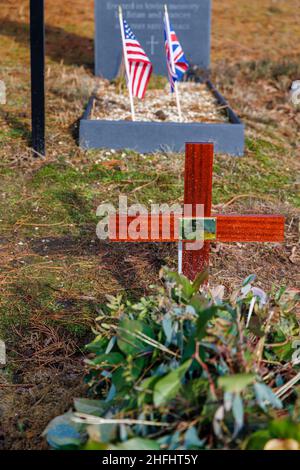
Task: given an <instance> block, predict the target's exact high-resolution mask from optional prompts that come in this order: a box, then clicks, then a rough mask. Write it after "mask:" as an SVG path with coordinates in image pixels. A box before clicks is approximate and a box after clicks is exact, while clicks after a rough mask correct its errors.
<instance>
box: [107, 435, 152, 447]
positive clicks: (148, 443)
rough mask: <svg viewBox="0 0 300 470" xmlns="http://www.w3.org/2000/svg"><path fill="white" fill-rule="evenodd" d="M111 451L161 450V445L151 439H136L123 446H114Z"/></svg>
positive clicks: (124, 443)
mask: <svg viewBox="0 0 300 470" xmlns="http://www.w3.org/2000/svg"><path fill="white" fill-rule="evenodd" d="M109 450H160V445H159V444H158V443H157V442H156V441H152V440H150V439H141V438H139V437H135V438H133V439H130V440H129V441H127V442H123V443H122V444H116V445H112V446H110V449H109Z"/></svg>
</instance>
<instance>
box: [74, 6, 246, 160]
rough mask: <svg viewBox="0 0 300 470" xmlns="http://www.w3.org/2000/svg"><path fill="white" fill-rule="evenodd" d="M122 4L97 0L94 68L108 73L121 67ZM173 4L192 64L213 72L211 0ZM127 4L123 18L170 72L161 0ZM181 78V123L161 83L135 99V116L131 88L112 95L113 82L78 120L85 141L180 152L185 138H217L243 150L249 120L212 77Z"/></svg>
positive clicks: (227, 147)
mask: <svg viewBox="0 0 300 470" xmlns="http://www.w3.org/2000/svg"><path fill="white" fill-rule="evenodd" d="M118 3H119V2H116V1H111V2H102V1H100V0H96V3H95V19H96V20H95V21H96V35H95V72H96V75H98V76H100V77H102V78H105V79H108V80H112V79H114V78H116V77H117V76H118V75H119V74H120V70H121V69H120V67H121V64H122V41H121V40H120V26H119V22H118V10H117V9H118ZM121 4H122V2H121ZM168 8H169V11H170V19H171V22H172V25H173V27H174V29H175V31H176V32H177V34H178V36H179V40H180V42H181V43H182V47H183V49H184V51H185V53H186V56H187V59H188V61H189V63H190V64H191V65H193V66H196V67H197V68H198V69H200V70H202V72H203V76H204V75H205V76H208V71H209V67H210V39H211V1H210V0H201V2H195V1H193V0H188V1H186V2H182V0H173V1H170V2H169V4H168ZM123 10H124V18H125V20H127V21H128V22H129V23H130V26H131V27H132V28H133V30H134V31H135V33H136V35H137V38H138V40H139V41H140V42H141V44H142V45H143V48H145V53H146V54H147V56H148V57H149V59H150V60H151V62H152V64H153V67H154V73H155V74H157V75H164V76H166V75H167V65H166V58H165V44H164V27H163V14H164V13H163V12H164V2H161V1H159V2H155V3H151V2H145V1H141V2H138V3H135V2H130V3H126V4H125V3H124V4H123ZM200 81H201V78H200ZM180 85H181V90H182V94H181V104H182V108H183V114H184V116H183V122H179V119H178V117H177V114H176V112H175V105H176V100H175V97H174V96H171V93H170V92H169V91H168V90H159V92H160V93H159V92H157V93H156V92H155V90H148V91H147V94H146V97H145V101H142V102H141V103H139V104H138V105H137V116H136V121H135V122H133V121H132V120H130V113H128V109H130V108H129V99H128V95H127V101H126V94H124V99H123V97H122V96H120V94H118V95H117V96H115V94H114V90H113V89H107V93H104V90H103V89H102V90H101V91H100V95H101V96H100V100H99V99H97V97H99V90H96V92H95V94H93V96H92V97H91V99H90V100H89V103H88V106H87V109H86V111H85V113H84V115H83V118H82V120H81V122H80V135H79V140H80V145H81V147H83V148H86V149H89V148H113V149H123V148H126V149H132V150H135V151H138V152H141V153H147V152H155V151H157V150H160V149H162V148H164V149H166V148H167V149H169V150H171V151H175V152H178V151H182V150H183V148H184V142H192V141H197V142H201V141H204V142H212V143H214V146H215V151H216V152H218V153H227V154H230V155H236V156H241V155H243V153H244V140H245V138H244V125H243V123H242V122H241V120H240V119H239V118H238V116H237V115H236V114H235V112H234V111H233V110H232V109H231V108H230V106H229V105H228V103H227V102H226V100H225V98H224V97H223V96H222V95H221V94H220V93H219V92H218V90H217V89H216V88H215V86H214V85H213V83H212V82H211V81H210V80H205V85H204V84H200V83H198V84H195V83H192V82H187V83H181V84H180ZM108 88H109V87H108ZM110 98H111V99H110ZM118 105H119V106H118ZM104 111H105V112H104Z"/></svg>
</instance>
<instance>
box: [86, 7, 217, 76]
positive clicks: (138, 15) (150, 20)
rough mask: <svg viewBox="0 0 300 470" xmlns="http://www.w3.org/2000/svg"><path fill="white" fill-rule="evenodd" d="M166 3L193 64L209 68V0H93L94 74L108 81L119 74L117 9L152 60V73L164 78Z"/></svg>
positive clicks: (120, 58) (119, 55)
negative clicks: (94, 26)
mask: <svg viewBox="0 0 300 470" xmlns="http://www.w3.org/2000/svg"><path fill="white" fill-rule="evenodd" d="M165 3H167V4H168V9H169V14H170V19H171V22H172V25H173V28H174V29H175V31H176V32H177V33H178V35H179V37H180V42H181V43H182V47H183V50H184V51H185V52H186V55H187V58H188V59H189V60H190V62H191V63H192V64H196V65H199V66H200V67H202V68H204V69H208V68H209V65H210V29H211V0H169V1H168V2H166V0H136V1H131V0H124V1H120V0H95V16H96V36H95V38H96V47H95V68H96V75H99V76H103V77H105V78H108V79H109V80H111V79H113V78H115V77H116V76H117V74H118V71H119V68H120V64H121V60H122V47H121V44H120V30H119V24H118V6H119V5H120V4H121V6H122V8H123V13H124V19H125V20H127V21H128V23H129V24H130V26H131V28H132V29H133V31H134V32H135V34H136V35H137V38H138V40H139V41H140V42H141V44H145V46H146V54H147V55H148V56H149V57H150V58H151V60H153V65H154V73H155V74H158V75H167V68H166V59H165V49H164V31H163V14H164V5H165Z"/></svg>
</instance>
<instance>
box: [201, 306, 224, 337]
mask: <svg viewBox="0 0 300 470" xmlns="http://www.w3.org/2000/svg"><path fill="white" fill-rule="evenodd" d="M219 310H220V307H218V306H213V307H210V308H208V309H207V310H204V311H202V312H200V313H199V318H198V321H197V338H198V339H199V340H201V339H203V338H204V337H205V335H206V328H207V324H208V322H209V321H210V320H211V319H212V318H213V317H214V316H215V315H216V313H217V312H218V311H219Z"/></svg>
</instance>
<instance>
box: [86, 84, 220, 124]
mask: <svg viewBox="0 0 300 470" xmlns="http://www.w3.org/2000/svg"><path fill="white" fill-rule="evenodd" d="M179 90H180V99H181V106H182V113H183V122H189V123H190V122H203V123H204V122H206V123H218V122H220V123H224V122H228V118H227V116H226V113H225V112H224V111H225V110H224V108H222V107H221V106H220V105H219V104H218V103H217V100H216V99H215V97H214V96H213V94H212V93H211V92H210V91H209V89H208V88H207V86H206V85H204V84H199V83H193V82H183V83H179ZM96 96H97V98H98V99H97V101H96V103H95V106H94V110H93V113H92V119H98V120H112V121H119V120H127V121H129V120H131V113H130V103H129V96H128V92H127V90H124V89H122V88H120V87H118V86H117V85H116V84H111V83H109V82H107V81H104V80H103V81H101V82H100V84H99V88H98V90H97V94H96ZM135 109H136V120H137V121H146V122H179V116H178V111H177V107H176V99H175V95H174V94H172V93H171V92H170V86H169V85H166V87H165V88H164V89H157V90H155V89H148V90H147V93H146V96H145V98H144V99H143V100H138V99H136V100H135Z"/></svg>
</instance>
